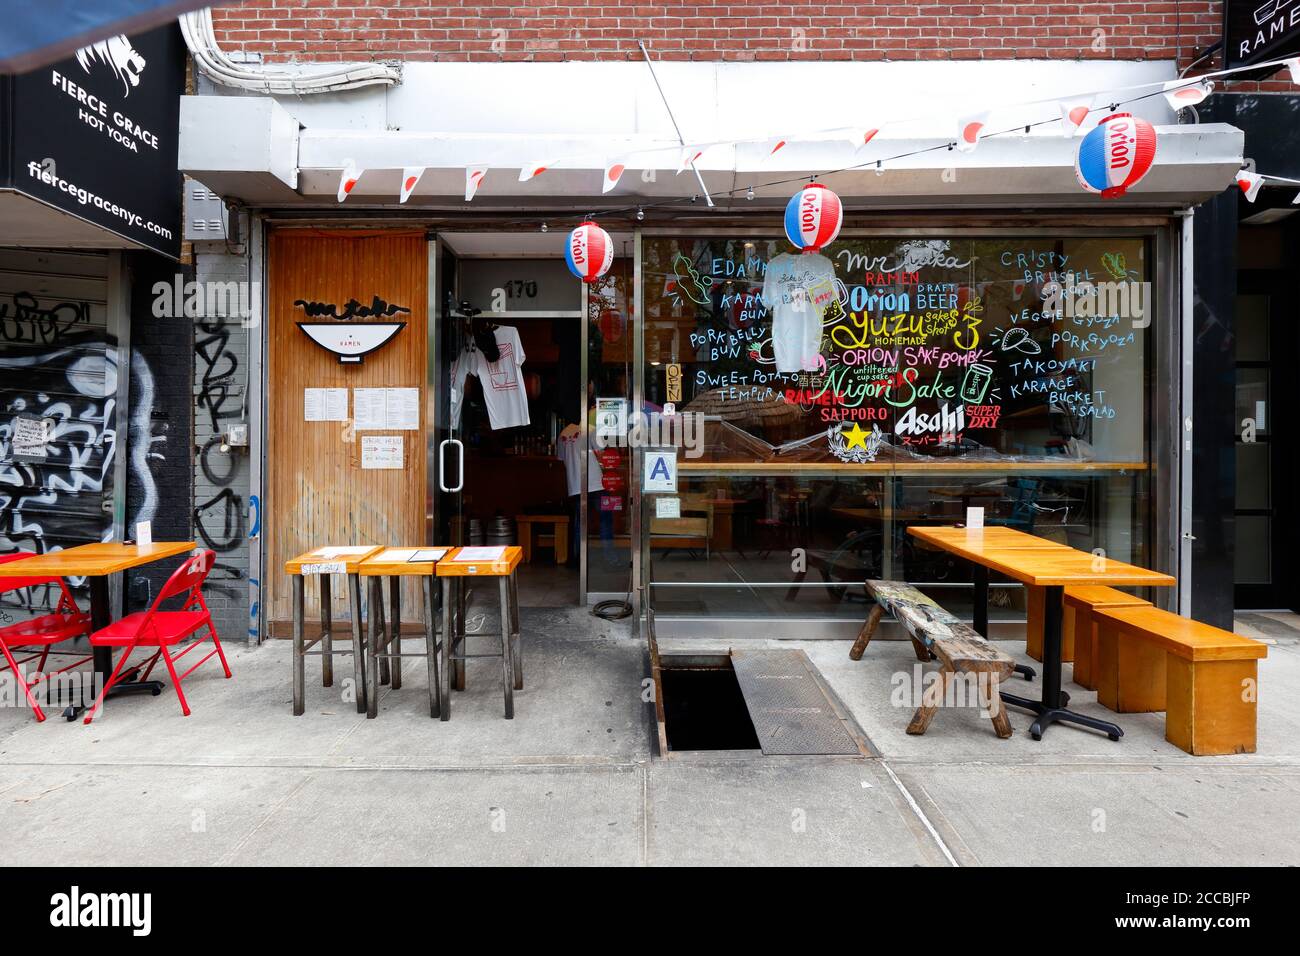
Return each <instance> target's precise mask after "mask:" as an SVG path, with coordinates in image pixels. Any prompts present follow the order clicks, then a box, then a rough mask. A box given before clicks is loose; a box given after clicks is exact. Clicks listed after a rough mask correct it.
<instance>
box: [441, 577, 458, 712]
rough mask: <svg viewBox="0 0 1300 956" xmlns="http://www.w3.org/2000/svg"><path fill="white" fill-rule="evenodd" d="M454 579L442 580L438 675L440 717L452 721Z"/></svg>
mask: <svg viewBox="0 0 1300 956" xmlns="http://www.w3.org/2000/svg"><path fill="white" fill-rule="evenodd" d="M452 580H453V579H452V578H443V579H442V643H441V644H440V645H439V647H438V656H439V657H440V658H441V659H442V667H441V668H440V672H439V674H438V695H439V698H440V700H439V703H440V707H439V715H438V716H440V717H441V718H442V719H443V720H451V638H452V628H453V626H454V625H453V624H452V613H451V611H452V597H451V591H452V584H451V582H452Z"/></svg>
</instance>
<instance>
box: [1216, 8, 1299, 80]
mask: <svg viewBox="0 0 1300 956" xmlns="http://www.w3.org/2000/svg"><path fill="white" fill-rule="evenodd" d="M1223 46H1224V59H1225V60H1226V61H1227V62H1226V64H1225V65H1226V66H1228V67H1234V66H1249V65H1250V64H1252V63H1265V62H1268V61H1270V60H1279V59H1284V58H1286V57H1292V56H1296V55H1297V54H1300V0H1224V4H1223Z"/></svg>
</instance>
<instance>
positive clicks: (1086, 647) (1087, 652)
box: [1066, 607, 1097, 690]
mask: <svg viewBox="0 0 1300 956" xmlns="http://www.w3.org/2000/svg"><path fill="white" fill-rule="evenodd" d="M1066 610H1067V613H1068V612H1073V613H1070V615H1069V618H1068V619H1069V620H1072V621H1073V631H1074V682H1075V683H1076V684H1078V685H1079V686H1080V687H1086V688H1088V690H1096V689H1097V677H1096V673H1097V640H1096V637H1097V625H1096V624H1095V623H1094V620H1093V616H1092V609H1091V608H1087V607H1074V608H1071V607H1067V608H1066Z"/></svg>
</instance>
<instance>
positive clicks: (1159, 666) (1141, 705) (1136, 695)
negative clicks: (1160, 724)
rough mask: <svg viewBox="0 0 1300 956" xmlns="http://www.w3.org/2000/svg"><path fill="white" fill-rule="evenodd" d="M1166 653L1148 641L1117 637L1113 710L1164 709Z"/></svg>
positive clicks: (1127, 711)
mask: <svg viewBox="0 0 1300 956" xmlns="http://www.w3.org/2000/svg"><path fill="white" fill-rule="evenodd" d="M1166 657H1168V655H1167V654H1166V653H1165V651H1164V649H1163V648H1160V647H1156V646H1154V645H1153V644H1151V643H1150V642H1149V641H1143V640H1137V639H1133V638H1131V637H1130V638H1128V639H1124V638H1121V639H1120V642H1119V671H1118V675H1117V682H1118V685H1119V694H1118V696H1117V697H1116V700H1117V702H1118V704H1119V706H1118V708H1117V710H1116V713H1120V714H1142V713H1150V712H1152V711H1160V710H1164V709H1165V672H1166V660H1165V659H1166Z"/></svg>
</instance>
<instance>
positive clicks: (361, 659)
mask: <svg viewBox="0 0 1300 956" xmlns="http://www.w3.org/2000/svg"><path fill="white" fill-rule="evenodd" d="M348 600H349V601H350V602H351V604H352V679H353V680H354V681H356V696H357V713H358V714H364V713H366V653H365V641H364V639H363V638H362V636H361V575H359V574H349V575H348Z"/></svg>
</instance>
